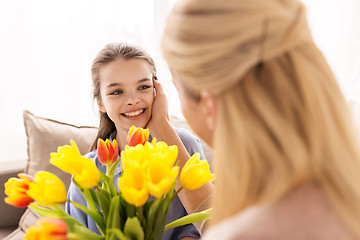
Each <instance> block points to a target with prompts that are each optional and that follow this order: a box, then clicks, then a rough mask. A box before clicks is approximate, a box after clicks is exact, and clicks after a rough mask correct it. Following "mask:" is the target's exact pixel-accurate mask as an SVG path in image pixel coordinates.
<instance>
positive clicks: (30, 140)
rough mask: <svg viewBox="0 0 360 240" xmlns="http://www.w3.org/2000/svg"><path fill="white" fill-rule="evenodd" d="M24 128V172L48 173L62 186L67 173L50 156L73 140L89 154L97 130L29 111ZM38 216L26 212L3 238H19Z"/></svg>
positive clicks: (68, 182)
mask: <svg viewBox="0 0 360 240" xmlns="http://www.w3.org/2000/svg"><path fill="white" fill-rule="evenodd" d="M23 116H24V125H25V130H26V135H27V145H28V162H27V166H26V169H25V172H26V173H28V174H30V175H32V176H34V175H35V173H36V172H38V171H40V170H46V171H49V172H51V173H53V174H55V175H56V176H58V177H59V178H60V179H61V180H62V181H63V182H64V184H65V186H67V187H68V186H69V184H70V180H71V179H70V178H71V176H70V174H67V173H65V172H63V171H62V170H60V169H58V168H56V167H55V166H53V165H51V164H50V163H49V159H50V153H51V152H56V151H57V148H58V147H59V146H62V145H65V144H66V145H69V144H70V139H73V140H74V141H75V142H76V144H77V145H78V147H79V150H80V152H81V154H85V153H87V152H88V151H89V149H90V146H91V145H92V143H93V141H94V140H95V137H96V134H97V128H95V127H78V126H74V125H71V124H67V123H62V122H58V121H55V120H51V119H47V118H42V117H38V116H35V115H34V114H32V113H31V112H29V111H26V110H25V111H24V113H23ZM37 218H38V216H37V215H36V214H35V213H33V212H32V211H31V210H30V209H27V210H26V211H25V213H24V214H23V216H22V217H21V220H20V222H19V228H18V229H16V230H15V231H14V232H13V233H12V234H10V235H9V236H8V237H6V238H5V239H6V240H7V239H14V240H16V239H19V240H20V239H22V237H23V234H24V232H25V231H26V230H27V229H28V227H30V226H32V225H35V224H36V220H37Z"/></svg>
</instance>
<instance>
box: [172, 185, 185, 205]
mask: <svg viewBox="0 0 360 240" xmlns="http://www.w3.org/2000/svg"><path fill="white" fill-rule="evenodd" d="M183 188H184V187H183V186H181V187H180V188H179V189H178V190H177V191H176V192H175V194H174V195H173V196H172V197H171V199H170V202H172V200H173V199H174V198H175V197H176V195H178V194H179V192H180V191H181V190H182V189H183Z"/></svg>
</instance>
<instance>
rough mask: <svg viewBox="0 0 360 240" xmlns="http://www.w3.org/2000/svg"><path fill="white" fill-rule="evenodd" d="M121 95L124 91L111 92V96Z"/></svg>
mask: <svg viewBox="0 0 360 240" xmlns="http://www.w3.org/2000/svg"><path fill="white" fill-rule="evenodd" d="M121 93H123V91H121V90H116V91H113V92H111V93H110V95H119V94H121Z"/></svg>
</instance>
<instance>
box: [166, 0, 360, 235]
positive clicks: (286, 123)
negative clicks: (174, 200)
mask: <svg viewBox="0 0 360 240" xmlns="http://www.w3.org/2000/svg"><path fill="white" fill-rule="evenodd" d="M162 49H163V54H164V57H165V59H166V60H167V62H168V65H169V67H170V69H171V71H172V73H173V81H174V83H175V85H176V87H177V88H178V90H179V95H180V98H181V102H182V110H183V113H184V116H185V117H186V119H187V120H188V123H189V124H190V126H191V127H192V128H193V129H194V130H195V132H196V133H197V134H198V135H199V136H200V137H202V138H203V139H204V140H205V141H206V142H207V143H208V144H209V145H211V146H212V147H213V148H214V149H215V173H216V184H215V189H216V190H215V200H214V213H213V218H212V221H211V224H210V225H211V226H210V228H209V229H208V231H207V232H206V233H205V236H204V239H206V240H209V239H247V240H249V239H299V240H300V239H327V240H329V239H342V240H345V239H346V240H347V239H360V227H359V226H360V187H359V183H360V161H359V159H360V156H359V151H358V145H357V143H356V141H355V137H354V129H353V128H352V126H351V120H350V117H349V113H348V111H347V105H346V102H345V100H344V97H343V96H342V93H341V91H340V89H339V86H338V84H337V82H336V80H335V78H334V75H333V73H332V72H331V70H330V68H329V67H328V64H327V63H326V61H325V59H324V57H323V55H322V54H321V52H320V51H319V50H318V48H317V47H316V46H315V44H314V42H313V40H312V38H311V34H310V32H309V29H308V25H307V22H306V17H305V9H304V6H303V5H302V4H301V3H300V2H299V1H298V0H267V1H263V0H241V1H239V0H222V1H216V0H181V1H178V2H177V3H176V4H175V6H174V8H173V10H172V12H171V14H170V15H169V17H168V19H167V23H166V27H165V31H164V35H163V39H162Z"/></svg>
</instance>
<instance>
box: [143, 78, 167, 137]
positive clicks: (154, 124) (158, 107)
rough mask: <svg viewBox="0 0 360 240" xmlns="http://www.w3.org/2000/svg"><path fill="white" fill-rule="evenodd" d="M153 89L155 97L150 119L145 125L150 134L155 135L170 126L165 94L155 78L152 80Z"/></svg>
mask: <svg viewBox="0 0 360 240" xmlns="http://www.w3.org/2000/svg"><path fill="white" fill-rule="evenodd" d="M154 89H155V93H154V94H155V97H154V102H153V105H152V114H151V119H150V121H149V123H148V124H147V126H146V127H147V128H148V129H149V130H150V134H151V135H152V136H153V137H156V136H157V133H159V131H163V130H164V128H166V127H167V126H170V122H169V113H168V104H167V100H166V95H165V93H164V90H163V88H162V86H161V84H160V83H159V82H158V81H157V80H154ZM156 138H158V137H156Z"/></svg>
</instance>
